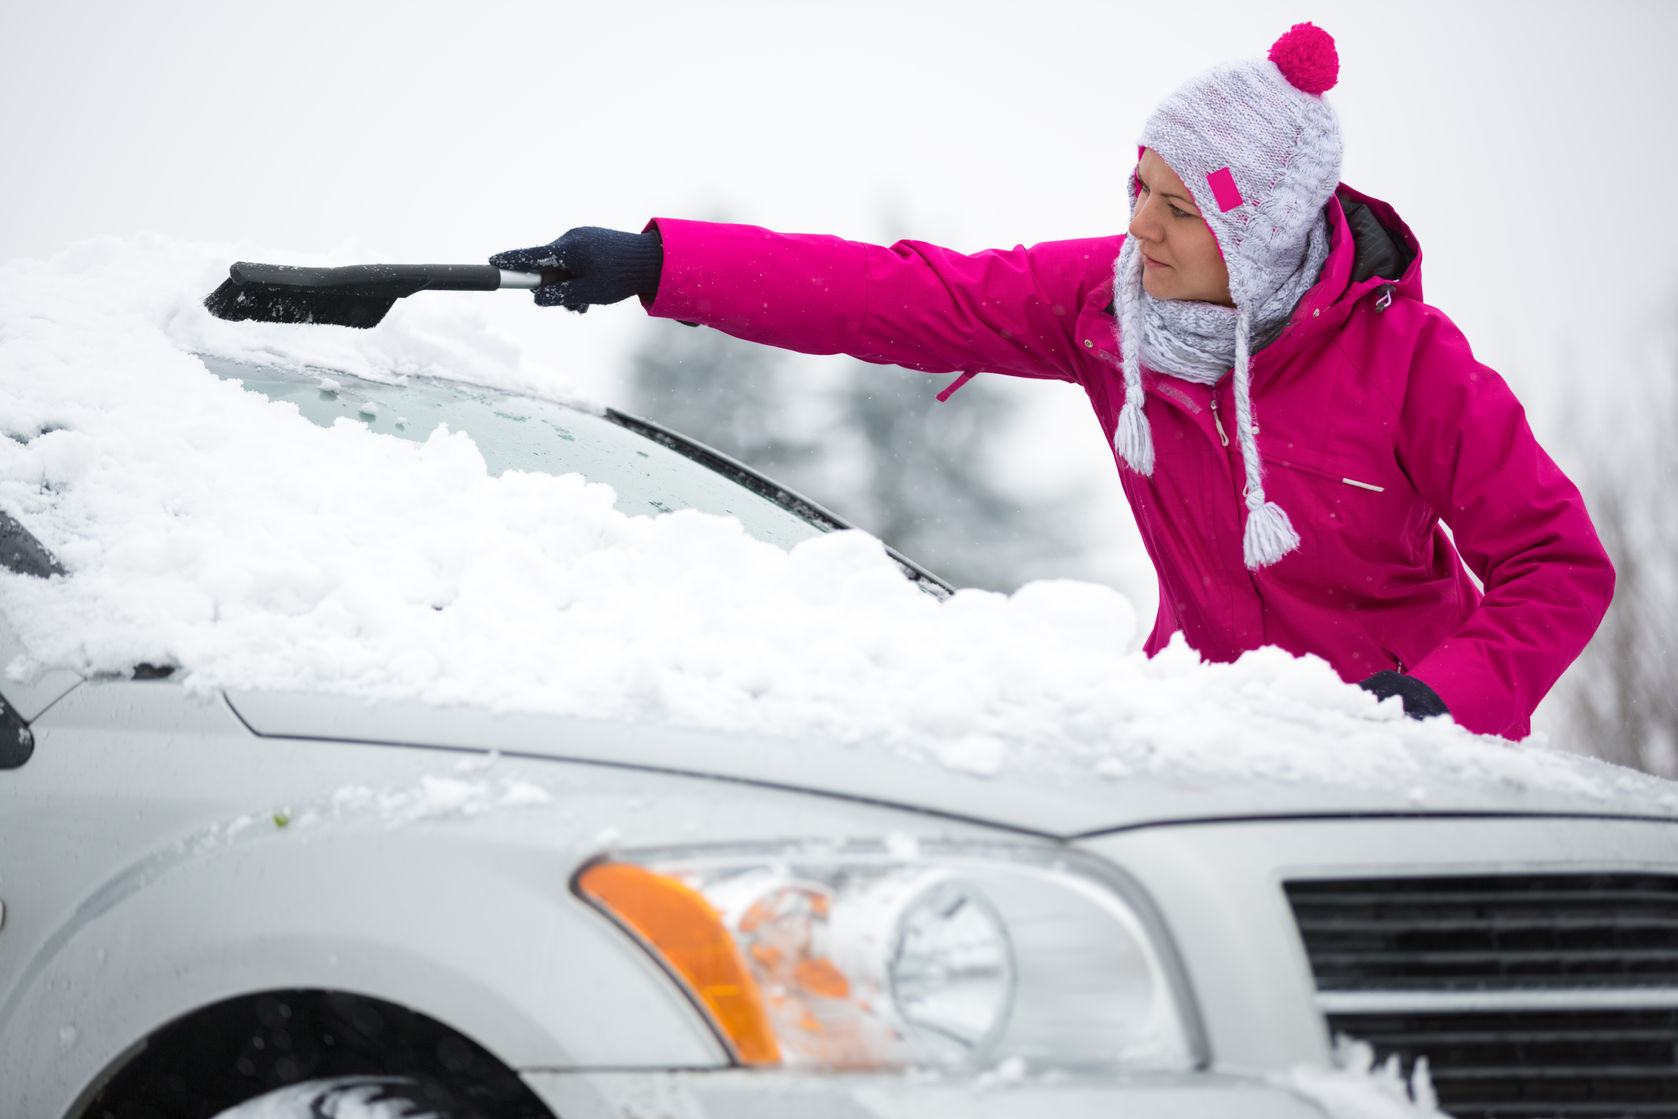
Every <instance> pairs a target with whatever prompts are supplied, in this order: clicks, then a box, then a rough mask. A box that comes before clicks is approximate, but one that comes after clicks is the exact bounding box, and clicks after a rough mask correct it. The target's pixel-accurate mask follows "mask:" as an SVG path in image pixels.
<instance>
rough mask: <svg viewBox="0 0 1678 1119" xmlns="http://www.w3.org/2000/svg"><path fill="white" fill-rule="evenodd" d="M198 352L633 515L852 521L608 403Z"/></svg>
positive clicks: (751, 527) (752, 528)
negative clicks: (557, 477)
mask: <svg viewBox="0 0 1678 1119" xmlns="http://www.w3.org/2000/svg"><path fill="white" fill-rule="evenodd" d="M198 357H199V360H201V361H202V362H203V363H204V365H205V367H206V368H207V369H209V370H210V371H211V372H212V373H214V374H216V375H217V376H218V377H222V378H225V379H227V380H233V381H238V382H239V383H240V384H242V385H243V386H244V387H245V388H247V389H249V390H251V391H253V392H258V393H261V394H262V395H263V396H266V397H268V398H269V399H270V400H275V401H284V402H287V403H290V404H293V405H295V406H296V408H297V410H298V411H299V412H300V413H301V414H302V415H303V417H304V418H305V419H308V420H310V421H311V422H313V423H316V424H319V425H320V426H322V427H331V426H332V425H333V424H334V423H335V422H336V421H338V420H340V419H349V420H353V421H355V422H358V423H361V424H364V425H366V426H367V427H368V428H369V429H371V430H372V431H374V432H377V433H379V434H383V435H391V436H395V437H396V438H399V439H409V440H413V441H415V442H424V441H425V440H426V439H427V438H429V436H430V435H431V433H432V432H433V431H434V430H436V428H437V427H438V425H439V424H443V425H447V427H448V429H449V430H450V431H458V432H464V433H465V434H466V435H468V436H470V437H471V439H472V441H473V443H474V444H476V445H477V448H478V451H479V453H481V454H482V455H483V457H484V463H485V465H486V466H487V467H488V469H489V471H490V473H491V474H495V475H500V474H503V473H505V472H506V471H508V470H521V471H531V472H537V471H539V472H541V473H545V474H573V473H575V474H581V475H582V476H583V477H585V478H587V479H588V480H589V481H591V482H603V483H605V484H606V485H609V486H611V487H612V489H613V491H614V492H615V493H616V495H617V497H616V501H615V505H616V507H617V509H618V510H619V511H620V512H622V513H625V514H627V515H630V516H635V515H649V516H650V515H654V514H658V513H670V512H674V511H676V510H678V509H697V510H699V511H700V512H704V513H715V514H721V515H726V516H732V517H735V518H737V519H738V520H739V521H740V524H741V525H742V526H743V527H744V528H745V530H746V531H747V532H748V533H750V534H751V535H752V536H754V537H756V538H757V539H759V540H763V541H766V542H768V543H771V544H775V545H778V546H780V547H782V548H791V547H792V546H793V545H795V544H797V543H799V542H800V541H803V540H808V539H810V538H811V537H814V536H819V535H821V534H823V533H825V532H832V531H834V530H836V529H842V528H848V527H850V526H849V525H847V524H846V523H845V522H844V521H842V520H840V519H839V518H838V517H836V516H834V515H833V514H832V513H829V512H828V511H827V510H825V509H823V508H821V506H819V505H817V504H815V503H814V502H812V501H809V500H808V499H806V498H803V497H800V496H799V495H797V494H795V493H793V492H791V491H789V490H787V489H785V488H783V487H781V486H778V485H776V484H775V483H773V482H771V481H769V480H768V479H766V478H764V477H763V476H762V475H760V474H758V473H757V472H756V471H753V470H752V469H750V468H749V467H746V466H744V465H743V464H741V463H738V462H735V461H734V460H733V459H730V458H728V457H727V456H726V455H723V454H720V453H719V452H716V451H713V450H711V449H710V448H708V447H705V446H703V445H701V444H698V443H695V442H693V441H692V440H690V439H687V438H685V437H684V436H681V435H678V434H676V433H675V432H671V431H668V430H666V429H664V428H662V427H659V426H658V425H657V424H654V423H651V422H650V421H647V420H642V419H639V418H637V417H634V416H630V415H627V414H625V413H622V412H617V411H614V410H611V409H607V410H606V411H605V412H604V413H593V412H588V411H584V410H583V409H581V408H577V407H574V406H571V405H567V404H562V403H559V402H557V401H553V400H543V399H540V398H538V397H532V396H524V395H521V394H517V393H510V392H506V391H504V390H499V389H488V388H483V387H479V386H473V385H465V384H461V383H458V382H452V381H438V380H430V379H422V378H410V379H408V380H407V381H406V382H405V383H402V384H391V383H385V382H380V381H370V380H366V379H364V378H361V377H356V376H354V375H352V374H349V373H343V372H338V371H334V370H322V369H302V370H299V369H295V368H280V367H273V366H262V365H253V364H249V363H245V362H237V361H230V360H227V359H225V358H218V357H216V356H214V355H210V354H199V355H198ZM888 551H889V549H888ZM892 557H893V558H894V559H895V560H897V561H898V563H899V564H901V565H902V566H903V568H904V571H905V573H906V574H908V575H909V577H910V578H913V579H915V580H916V581H918V582H921V583H922V584H923V585H925V586H926V587H927V589H928V590H932V591H934V592H935V593H938V592H943V593H947V592H948V587H947V585H946V584H944V583H943V581H942V580H940V579H938V578H937V577H936V576H933V575H931V574H929V573H927V572H926V571H924V570H922V569H921V568H919V567H918V566H917V565H915V564H912V563H910V562H909V561H908V560H906V559H904V558H903V557H902V556H899V555H897V554H896V553H895V552H894V553H892Z"/></svg>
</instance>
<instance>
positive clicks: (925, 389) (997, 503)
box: [630, 325, 1081, 591]
mask: <svg viewBox="0 0 1678 1119" xmlns="http://www.w3.org/2000/svg"><path fill="white" fill-rule="evenodd" d="M645 339H646V340H645V341H644V342H643V343H642V344H641V346H640V348H639V349H638V350H637V351H636V352H635V354H634V356H633V359H632V367H631V381H630V394H631V399H632V401H633V405H632V406H633V407H634V408H635V409H636V410H637V411H639V412H640V413H642V414H643V415H645V416H647V417H648V418H649V419H653V420H655V421H658V422H660V423H668V424H669V425H671V426H673V427H675V428H677V429H679V430H681V431H683V432H684V433H686V434H688V435H691V436H693V437H694V438H696V439H698V440H700V441H701V442H704V443H707V444H710V445H711V446H713V447H716V448H717V449H718V450H720V451H723V452H724V453H726V454H729V455H732V456H733V457H735V458H738V459H740V460H741V461H742V462H745V463H747V464H749V465H751V466H753V467H755V468H757V469H759V470H762V471H763V472H764V473H766V474H769V475H771V476H773V477H775V478H776V479H777V480H779V481H782V482H784V483H786V484H787V485H790V486H792V487H793V488H794V489H797V490H799V491H800V492H802V493H803V494H804V495H805V496H807V497H809V498H811V499H812V500H814V501H816V502H817V503H818V504H821V505H825V506H827V507H828V508H829V509H831V510H833V512H835V513H837V514H838V515H839V516H841V517H843V518H845V519H846V520H848V521H850V522H851V523H852V524H855V525H856V526H857V527H858V528H862V529H864V530H866V531H868V532H870V533H872V534H874V535H875V536H878V537H880V538H881V539H882V540H884V541H886V542H887V543H889V544H891V545H892V546H893V547H895V548H897V549H899V550H900V551H902V552H903V553H904V554H905V555H909V556H912V557H914V558H915V559H916V560H919V561H920V562H922V563H924V564H926V565H927V566H928V567H929V568H931V569H932V570H934V571H936V572H938V573H939V574H940V575H943V576H944V577H945V578H947V579H949V580H951V581H952V582H953V583H955V584H956V585H958V586H974V587H983V588H986V589H989V590H999V591H1012V590H1014V589H1015V588H1016V587H1018V586H1019V585H1020V584H1021V583H1024V582H1027V581H1029V580H1030V579H1033V578H1042V577H1050V576H1055V575H1062V576H1066V575H1071V574H1073V573H1074V572H1075V570H1076V569H1077V568H1078V567H1079V563H1078V560H1079V559H1080V554H1081V546H1080V544H1079V542H1078V538H1077V535H1076V533H1075V532H1074V531H1073V529H1072V528H1071V527H1070V526H1073V525H1076V524H1077V523H1078V520H1077V516H1079V515H1081V514H1080V513H1076V512H1075V508H1076V507H1077V506H1079V504H1080V503H1079V502H1078V500H1077V495H1076V494H1073V493H1068V492H1064V491H1062V492H1059V493H1055V494H1051V495H1050V496H1048V497H1043V496H1037V495H1030V496H1027V495H1024V494H1022V492H1021V490H1023V489H1025V488H1027V487H1013V486H1007V485H1004V484H1002V482H1001V481H1000V480H999V478H1000V467H1001V465H1002V463H1003V462H1004V461H1005V459H1006V458H1007V456H1008V454H1009V453H1010V452H1008V451H1006V450H1005V448H1006V446H1007V444H1008V442H1009V441H1010V439H1011V438H1013V437H1014V436H1015V434H1016V433H1015V431H1014V426H1013V424H1012V423H1011V422H1010V421H1011V419H1012V415H1011V409H1010V407H1009V405H1008V404H1007V401H1006V398H1005V394H1004V393H1003V392H1001V391H1000V390H999V389H998V387H997V386H996V385H994V384H991V383H989V382H990V380H991V379H990V378H988V377H978V378H975V379H974V380H972V381H970V382H968V384H967V385H966V386H964V387H963V388H962V390H961V391H960V392H959V393H957V394H956V395H955V396H954V397H952V398H951V400H950V401H949V402H948V403H947V404H939V403H938V402H937V401H936V399H935V394H936V392H937V391H938V389H939V388H940V387H941V386H942V385H943V384H944V383H945V381H946V380H947V379H945V378H939V379H936V380H933V379H929V378H927V377H925V376H922V375H917V374H914V373H908V372H905V371H903V370H898V369H891V368H882V367H879V366H872V365H868V364H867V363H864V362H859V361H848V362H832V361H820V360H817V359H809V358H800V357H797V356H795V355H790V354H786V353H784V352H782V351H778V350H774V349H770V348H768V347H764V346H757V345H753V344H750V343H746V342H741V341H739V340H737V339H735V338H731V337H729V336H728V335H726V334H723V333H721V332H720V331H715V330H710V329H706V328H701V329H698V330H692V329H689V328H686V327H678V326H674V325H671V326H669V327H667V328H664V329H654V330H651V331H649V332H648V333H647V334H646V336H645ZM835 380H837V382H838V383H837V385H835V384H834V382H835ZM1011 453H1015V454H1017V453H1018V451H1017V448H1016V449H1015V450H1014V451H1013V452H1011ZM1039 488H1041V487H1039Z"/></svg>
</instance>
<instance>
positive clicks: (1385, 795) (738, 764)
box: [226, 692, 1678, 838]
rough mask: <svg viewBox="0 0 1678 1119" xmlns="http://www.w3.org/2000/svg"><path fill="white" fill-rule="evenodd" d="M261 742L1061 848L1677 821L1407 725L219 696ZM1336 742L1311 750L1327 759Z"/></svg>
mask: <svg viewBox="0 0 1678 1119" xmlns="http://www.w3.org/2000/svg"><path fill="white" fill-rule="evenodd" d="M226 698H227V701H228V703H229V704H230V705H231V706H232V708H233V710H234V711H235V712H236V713H237V714H238V715H239V717H240V718H241V719H242V720H243V721H244V722H245V723H246V725H247V726H249V727H250V728H251V730H252V731H253V732H255V733H256V734H258V735H262V736H272V737H290V738H309V739H329V740H341V741H352V742H364V743H383V744H391V745H405V746H415V747H431V748H439V749H462V750H493V751H498V752H500V753H503V754H508V755H520V756H532V757H542V758H551V759H555V760H565V761H572V762H582V763H589V764H599V765H610V766H624V767H631V768H639V769H649V770H657V771H661V772H667V773H678V774H690V775H694V776H698V777H704V778H712V779H720V780H728V781H739V782H745V783H749V784H755V785H761V786H765V787H771V788H784V789H792V790H798V791H803V792H810V793H816V794H821V795H827V796H836V797H845V798H851V799H856V800H860V801H866V802H869V803H875V804H885V805H891V806H897V807H903V808H907V809H911V810H914V811H919V812H926V813H930V814H934V815H939V816H945V817H950V818H955V819H961V820H968V821H976V822H980V823H985V824H989V825H992V826H998V827H1003V828H1008V829H1012V830H1017V831H1021V832H1027V833H1032V834H1036V835H1043V836H1052V837H1056V838H1075V837H1081V836H1088V835H1094V834H1100V833H1103V832H1110V831H1117V830H1123V829H1131V828H1140V827H1151V826H1159V825H1165V824H1186V823H1197V822H1216V821H1228V820H1251V819H1266V818H1290V817H1291V818H1301V817H1318V818H1320V817H1334V816H1429V815H1476V816H1484V815H1567V816H1604V817H1619V818H1652V819H1662V820H1666V819H1672V820H1678V783H1673V782H1669V781H1664V780H1661V779H1658V778H1654V777H1650V776H1648V775H1645V774H1641V773H1638V772H1635V771H1632V770H1628V769H1623V768H1620V767H1617V766H1613V765H1609V764H1607V763H1605V762H1601V761H1597V760H1595V759H1590V758H1584V757H1579V756H1576V755H1571V754H1563V753H1557V752H1553V751H1548V750H1541V749H1534V748H1531V747H1521V746H1515V745H1511V744H1507V743H1501V742H1498V741H1495V740H1487V739H1474V738H1471V737H1469V736H1467V735H1463V734H1460V733H1455V734H1443V733H1431V734H1430V733H1423V731H1424V729H1425V728H1419V727H1416V726H1414V725H1406V724H1404V723H1394V724H1389V725H1387V726H1386V727H1384V728H1381V729H1382V730H1383V731H1384V732H1386V737H1384V738H1381V737H1377V738H1373V739H1370V740H1368V741H1365V742H1361V743H1358V744H1356V745H1354V746H1353V747H1352V748H1351V751H1357V752H1350V751H1349V752H1348V755H1347V756H1346V757H1344V758H1342V759H1340V762H1341V764H1338V765H1335V764H1328V765H1313V764H1308V763H1307V762H1305V761H1302V760H1301V759H1302V757H1303V758H1310V757H1311V756H1312V755H1311V754H1310V752H1309V751H1307V752H1306V753H1304V754H1301V752H1300V750H1299V749H1297V748H1294V747H1297V744H1291V745H1290V749H1289V750H1287V751H1284V752H1281V753H1277V752H1275V751H1268V752H1267V751H1265V750H1263V749H1254V750H1249V751H1245V752H1243V751H1239V750H1234V751H1231V754H1230V757H1229V759H1228V761H1227V764H1224V765H1222V766H1206V765H1204V764H1186V763H1184V762H1183V760H1182V759H1172V758H1161V759H1159V762H1158V764H1156V765H1153V766H1151V767H1148V768H1142V767H1134V766H1133V767H1131V769H1130V771H1129V772H1126V771H1124V767H1122V766H1116V765H1114V764H1112V759H1111V758H1108V759H1105V760H1103V761H1100V762H1094V763H1091V764H1088V765H1085V764H1082V762H1081V760H1080V759H1077V758H1066V757H1037V758H1015V759H1011V760H1008V761H1006V762H1000V763H998V764H997V765H995V766H994V767H984V768H985V769H986V770H987V771H984V772H981V771H978V768H979V767H975V766H974V765H973V764H972V763H971V759H970V757H966V756H962V755H959V754H958V753H956V752H952V753H951V754H949V755H948V756H946V757H942V758H941V757H940V756H939V754H938V752H937V751H910V750H905V749H903V748H901V747H897V746H893V745H892V744H890V743H884V742H876V741H861V742H853V743H848V744H840V743H834V742H827V741H822V740H820V739H816V738H806V739H801V740H798V741H789V740H787V739H784V738H776V737H772V736H768V735H762V734H754V733H746V732H738V731H727V732H724V731H717V730H706V729H695V728H686V727H676V726H669V725H663V724H659V723H654V722H647V723H644V724H636V723H623V722H616V721H601V720H591V719H581V718H574V717H569V716H556V715H546V714H538V713H527V712H516V711H515V712H492V711H488V710H485V709H481V708H474V707H468V706H459V707H439V706H436V705H433V704H428V703H420V702H413V701H388V702H387V701H369V700H366V699H363V698H356V697H347V696H332V695H320V694H314V693H298V692H230V693H227V694H226ZM1336 745H1337V744H1334V743H1324V744H1323V749H1325V750H1332V749H1334V748H1335V746H1336Z"/></svg>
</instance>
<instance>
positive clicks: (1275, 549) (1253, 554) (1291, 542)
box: [1234, 311, 1299, 571]
mask: <svg viewBox="0 0 1678 1119" xmlns="http://www.w3.org/2000/svg"><path fill="white" fill-rule="evenodd" d="M1247 335H1248V323H1247V313H1246V312H1245V311H1243V312H1241V315H1240V317H1239V318H1237V319H1236V320H1235V372H1234V380H1235V427H1236V437H1237V438H1238V439H1239V440H1240V442H1241V464H1242V466H1243V467H1244V468H1245V470H1246V472H1247V486H1246V493H1247V527H1246V529H1245V531H1244V532H1243V533H1242V538H1241V551H1242V555H1243V558H1245V560H1246V561H1247V568H1248V570H1251V571H1256V570H1258V569H1259V568H1261V567H1269V566H1270V565H1271V564H1273V563H1275V562H1276V561H1277V560H1279V559H1281V558H1282V557H1283V556H1285V555H1287V554H1288V553H1289V552H1291V551H1293V550H1294V549H1295V548H1297V547H1299V533H1297V532H1295V531H1294V527H1293V522H1292V521H1290V520H1288V514H1287V512H1286V511H1285V510H1284V509H1283V508H1282V507H1281V506H1280V505H1278V504H1276V503H1275V502H1274V501H1266V500H1265V499H1264V465H1263V463H1262V462H1261V461H1260V459H1259V453H1258V437H1257V435H1256V434H1255V432H1256V430H1257V429H1256V428H1255V427H1254V425H1253V401H1252V395H1251V392H1250V391H1249V390H1250V388H1251V385H1250V376H1249V373H1248V352H1247V349H1248V338H1247Z"/></svg>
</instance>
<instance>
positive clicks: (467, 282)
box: [228, 260, 569, 296]
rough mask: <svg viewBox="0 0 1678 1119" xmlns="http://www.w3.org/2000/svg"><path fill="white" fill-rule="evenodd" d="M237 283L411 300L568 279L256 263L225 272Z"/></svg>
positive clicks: (450, 269)
mask: <svg viewBox="0 0 1678 1119" xmlns="http://www.w3.org/2000/svg"><path fill="white" fill-rule="evenodd" d="M228 275H229V276H230V277H231V278H232V280H233V282H234V283H236V284H252V285H258V286H261V287H265V288H279V289H292V290H297V291H311V290H320V289H333V290H338V291H373V290H378V291H383V292H388V293H390V294H392V295H397V296H402V295H409V294H411V293H413V292H416V291H425V290H430V291H495V290H496V289H498V288H534V287H539V286H541V285H542V284H544V283H554V282H557V281H559V280H564V279H568V278H569V276H568V274H567V273H565V272H563V271H561V270H559V269H548V270H545V271H542V272H508V271H504V270H502V269H500V268H497V267H495V266H494V265H492V264H347V265H342V266H340V267H337V268H300V267H296V266H293V265H289V264H255V263H252V262H250V261H246V260H241V261H239V262H238V263H237V264H235V265H233V267H232V268H230V269H228Z"/></svg>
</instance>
